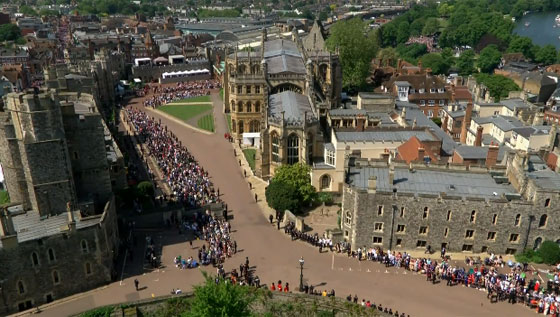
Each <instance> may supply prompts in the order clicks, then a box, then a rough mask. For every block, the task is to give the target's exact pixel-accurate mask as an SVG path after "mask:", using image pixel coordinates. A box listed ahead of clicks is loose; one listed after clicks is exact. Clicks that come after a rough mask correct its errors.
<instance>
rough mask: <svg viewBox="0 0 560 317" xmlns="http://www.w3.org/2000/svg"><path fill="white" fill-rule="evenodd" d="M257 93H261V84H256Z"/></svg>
mask: <svg viewBox="0 0 560 317" xmlns="http://www.w3.org/2000/svg"><path fill="white" fill-rule="evenodd" d="M255 93H256V94H260V93H261V86H259V85H256V86H255Z"/></svg>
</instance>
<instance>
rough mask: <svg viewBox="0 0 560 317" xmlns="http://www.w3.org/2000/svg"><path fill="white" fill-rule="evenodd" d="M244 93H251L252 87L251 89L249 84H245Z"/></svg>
mask: <svg viewBox="0 0 560 317" xmlns="http://www.w3.org/2000/svg"><path fill="white" fill-rule="evenodd" d="M245 93H247V94H251V93H253V89H252V87H251V85H247V86H245Z"/></svg>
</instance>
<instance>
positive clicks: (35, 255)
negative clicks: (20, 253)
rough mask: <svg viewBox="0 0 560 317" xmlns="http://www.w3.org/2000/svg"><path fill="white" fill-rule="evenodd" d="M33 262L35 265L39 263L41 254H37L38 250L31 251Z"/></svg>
mask: <svg viewBox="0 0 560 317" xmlns="http://www.w3.org/2000/svg"><path fill="white" fill-rule="evenodd" d="M31 263H33V266H38V265H39V255H38V254H37V252H32V253H31Z"/></svg>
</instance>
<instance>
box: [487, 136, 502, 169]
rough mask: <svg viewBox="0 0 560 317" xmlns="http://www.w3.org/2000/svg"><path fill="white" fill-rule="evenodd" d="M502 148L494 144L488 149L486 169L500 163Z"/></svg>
mask: <svg viewBox="0 0 560 317" xmlns="http://www.w3.org/2000/svg"><path fill="white" fill-rule="evenodd" d="M499 151H500V147H499V146H497V145H495V144H494V142H492V143H491V144H490V147H488V153H487V154H486V167H492V166H494V165H496V163H497V162H498V152H499Z"/></svg>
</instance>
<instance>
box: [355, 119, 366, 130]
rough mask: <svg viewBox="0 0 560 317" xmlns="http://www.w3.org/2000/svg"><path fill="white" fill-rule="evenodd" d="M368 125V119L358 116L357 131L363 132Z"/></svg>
mask: <svg viewBox="0 0 560 317" xmlns="http://www.w3.org/2000/svg"><path fill="white" fill-rule="evenodd" d="M365 125H366V118H364V117H362V116H358V117H357V118H356V131H358V132H363V131H364V129H365Z"/></svg>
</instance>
